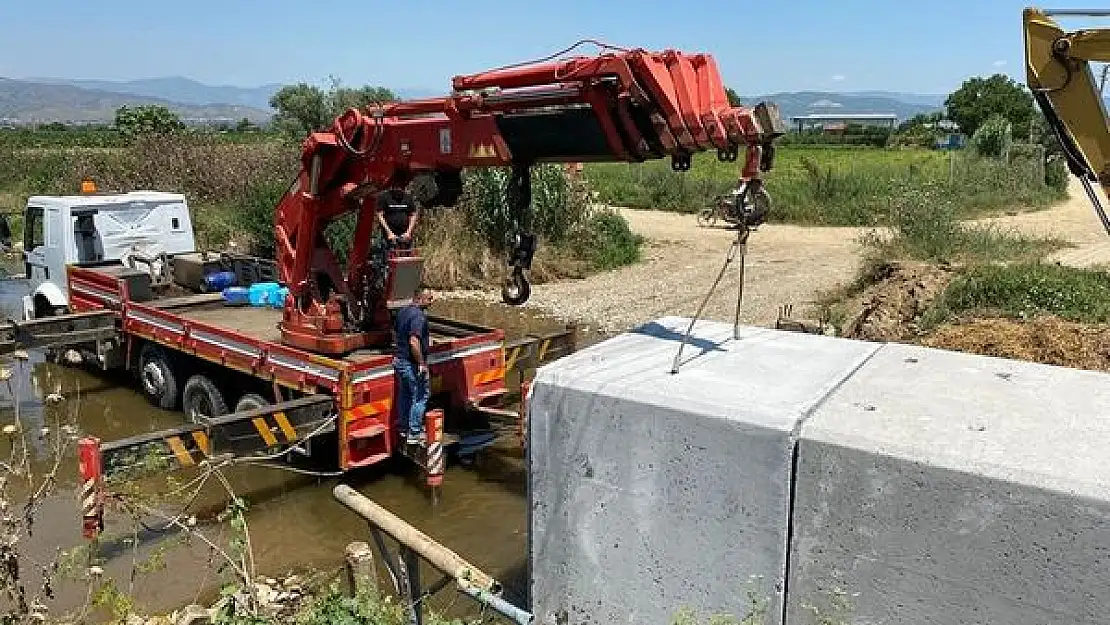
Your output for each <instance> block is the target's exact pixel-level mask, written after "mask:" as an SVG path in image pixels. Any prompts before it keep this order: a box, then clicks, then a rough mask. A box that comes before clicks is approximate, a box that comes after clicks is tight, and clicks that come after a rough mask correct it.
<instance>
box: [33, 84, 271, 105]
mask: <svg viewBox="0 0 1110 625" xmlns="http://www.w3.org/2000/svg"><path fill="white" fill-rule="evenodd" d="M29 80H32V81H34V82H39V83H44V84H52V85H69V86H72V87H81V88H82V89H94V90H96V91H110V92H113V93H123V94H127V95H136V96H142V97H147V98H158V99H161V100H168V101H170V102H178V103H180V104H191V105H196V106H204V105H209V104H228V105H234V106H249V107H251V108H256V109H262V110H269V108H270V96H271V95H273V94H274V92H276V91H277V90H278V89H280V88H281V85H261V86H258V87H233V86H228V85H206V84H204V83H201V82H197V81H195V80H193V79H191V78H182V77H178V76H171V77H167V78H143V79H139V80H127V81H114V80H86V79H68V78H31V79H29Z"/></svg>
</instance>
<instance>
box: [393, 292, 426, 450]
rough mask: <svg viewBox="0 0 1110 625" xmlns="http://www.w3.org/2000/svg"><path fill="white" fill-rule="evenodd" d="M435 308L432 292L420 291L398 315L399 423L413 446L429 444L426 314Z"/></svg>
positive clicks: (395, 363)
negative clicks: (425, 430) (425, 428)
mask: <svg viewBox="0 0 1110 625" xmlns="http://www.w3.org/2000/svg"><path fill="white" fill-rule="evenodd" d="M431 305H432V292H431V291H430V290H429V289H427V288H424V287H420V288H418V289H417V290H416V292H415V293H414V294H413V298H412V302H411V303H409V304H406V305H405V306H404V307H403V308H401V309H400V310H398V311H397V317H396V320H395V322H394V332H395V338H394V346H395V349H394V354H393V370H394V372H395V374H396V379H397V382H398V391H399V392H398V397H397V413H396V415H397V419H398V421H400V424H399V428H400V429H401V431H402V432H404V433H405V440H406V442H407V443H408V444H409V445H422V444H423V443H424V441H425V433H424V413H425V411H426V410H427V407H428V395H429V391H430V379H429V375H428V348H429V347H431V342H430V339H429V335H428V316H427V314H426V312H425V311H426V310H427V308H428V306H431Z"/></svg>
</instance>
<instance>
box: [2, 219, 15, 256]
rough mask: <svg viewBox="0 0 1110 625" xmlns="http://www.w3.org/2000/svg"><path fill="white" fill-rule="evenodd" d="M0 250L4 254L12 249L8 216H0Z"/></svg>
mask: <svg viewBox="0 0 1110 625" xmlns="http://www.w3.org/2000/svg"><path fill="white" fill-rule="evenodd" d="M0 249H2V250H3V251H5V252H6V251H9V250H11V249H12V227H11V224H9V223H8V216H7V215H3V214H0Z"/></svg>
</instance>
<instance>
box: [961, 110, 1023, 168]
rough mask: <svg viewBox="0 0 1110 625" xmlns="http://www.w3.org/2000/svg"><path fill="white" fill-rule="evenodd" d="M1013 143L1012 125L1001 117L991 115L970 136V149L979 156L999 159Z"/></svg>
mask: <svg viewBox="0 0 1110 625" xmlns="http://www.w3.org/2000/svg"><path fill="white" fill-rule="evenodd" d="M1012 141H1013V125H1012V124H1011V123H1010V121H1009V120H1007V119H1006V118H1005V117H1003V116H1002V115H998V114H995V115H991V116H990V117H989V118H988V119H987V121H985V122H983V125H982V126H980V127H979V129H978V130H976V131H975V134H973V135H971V148H972V149H974V150H975V152H976V154H978V155H979V156H993V157H996V158H997V157H999V156H1002V155H1003V154H1005V153H1006V151H1007V148H1009V146H1010V143H1011V142H1012Z"/></svg>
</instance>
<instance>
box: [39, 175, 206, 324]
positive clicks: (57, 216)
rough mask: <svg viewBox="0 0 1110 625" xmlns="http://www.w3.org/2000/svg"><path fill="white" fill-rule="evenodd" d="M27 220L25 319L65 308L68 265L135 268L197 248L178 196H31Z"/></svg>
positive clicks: (182, 200) (185, 208) (146, 193)
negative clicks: (112, 265)
mask: <svg viewBox="0 0 1110 625" xmlns="http://www.w3.org/2000/svg"><path fill="white" fill-rule="evenodd" d="M23 217H24V224H23V264H24V270H25V273H26V279H27V281H28V287H29V292H28V293H27V294H26V295H24V297H23V315H24V318H26V319H31V318H36V317H43V316H46V315H52V314H57V313H59V312H62V311H64V310H65V309H66V308H67V306H68V303H69V294H68V292H67V284H66V266H67V265H85V266H95V265H102V264H116V263H122V264H124V265H131V266H135V264H136V262H137V261H138V260H140V259H146V260H145V261H144V262H149V259H157V258H158V257H159V256H160V255H161V258H162V259H165V258H166V256H165V255H173V254H182V253H188V252H193V251H195V247H196V240H195V237H194V234H193V223H192V220H191V219H190V216H189V207H188V204H187V202H186V200H185V196H184V195H183V194H180V193H163V192H158V191H132V192H129V193H116V194H96V193H90V194H82V195H71V196H45V195H38V196H32V197H30V198H28V200H27V206H26V209H25V210H24V214H23ZM154 262H155V263H157V262H164V261H157V260H155V261H154ZM149 268H150V269H151V270H153V271H159V270H160V268H159V267H156V266H151V267H149ZM144 269H145V268H144Z"/></svg>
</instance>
